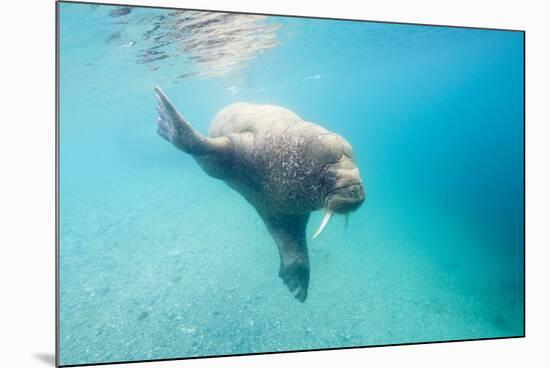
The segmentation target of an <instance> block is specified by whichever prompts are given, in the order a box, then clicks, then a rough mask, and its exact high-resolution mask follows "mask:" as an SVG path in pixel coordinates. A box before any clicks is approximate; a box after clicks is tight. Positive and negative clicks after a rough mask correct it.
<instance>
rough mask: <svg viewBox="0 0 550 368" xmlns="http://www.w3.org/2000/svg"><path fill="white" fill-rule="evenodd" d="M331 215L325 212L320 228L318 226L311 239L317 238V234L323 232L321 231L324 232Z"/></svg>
mask: <svg viewBox="0 0 550 368" xmlns="http://www.w3.org/2000/svg"><path fill="white" fill-rule="evenodd" d="M332 213H333V212H332V211H330V210H327V212H326V213H325V217H323V221H322V222H321V226H319V229H318V230H317V232H316V233H315V235H313V239H315V238H316V237H318V236H319V234H321V233H322V232H323V230H325V227H327V225H328V223H329V221H330V218H331V217H332Z"/></svg>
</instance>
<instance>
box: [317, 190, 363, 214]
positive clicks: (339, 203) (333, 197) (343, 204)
mask: <svg viewBox="0 0 550 368" xmlns="http://www.w3.org/2000/svg"><path fill="white" fill-rule="evenodd" d="M364 201H365V190H364V189H363V184H362V183H361V182H358V183H352V184H349V185H346V186H344V187H339V188H336V189H334V190H333V191H331V192H330V193H329V194H328V195H327V198H326V199H325V208H326V209H327V210H328V211H331V212H335V213H340V214H346V213H350V212H353V211H355V210H357V209H358V208H359V206H361V204H363V202H364Z"/></svg>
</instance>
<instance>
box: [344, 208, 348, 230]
mask: <svg viewBox="0 0 550 368" xmlns="http://www.w3.org/2000/svg"><path fill="white" fill-rule="evenodd" d="M344 216H345V218H344V220H345V222H344V229H346V230H347V228H348V224H349V212H348V213H346V214H345V215H344Z"/></svg>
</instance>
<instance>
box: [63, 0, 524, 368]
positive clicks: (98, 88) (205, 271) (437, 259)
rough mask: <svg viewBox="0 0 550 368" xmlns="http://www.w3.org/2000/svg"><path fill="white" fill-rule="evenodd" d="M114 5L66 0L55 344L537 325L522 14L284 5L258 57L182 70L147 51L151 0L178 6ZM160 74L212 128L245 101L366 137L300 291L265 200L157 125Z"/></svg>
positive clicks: (178, 100) (68, 358) (149, 347)
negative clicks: (347, 192)
mask: <svg viewBox="0 0 550 368" xmlns="http://www.w3.org/2000/svg"><path fill="white" fill-rule="evenodd" d="M113 9H114V8H113V7H110V6H90V5H82V4H67V3H62V4H60V19H59V21H60V45H59V47H60V75H59V77H60V79H59V81H60V167H61V171H60V190H61V192H60V211H61V212H60V282H61V284H60V285H61V289H60V312H61V323H60V354H61V355H60V360H61V363H62V364H78V363H96V362H106V361H126V360H142V359H160V358H177V357H191V356H205V355H225V354H242V353H253V352H266V351H285V350H297V349H318V348H328V347H345V346H362V345H373V344H374V345H378V344H395V343H407V342H421V341H438V340H453V339H471V338H487V337H502V336H518V335H523V333H524V331H523V313H524V310H523V234H524V227H523V213H524V211H523V209H524V202H523V191H524V186H523V165H524V163H523V34H522V33H519V32H508V31H488V30H473V29H456V28H445V27H426V26H414V25H396V24H380V23H365V22H343V21H329V20H314V19H300V18H279V17H275V18H268V19H267V20H266V22H267V23H268V24H269V23H273V24H274V23H277V24H279V26H280V27H279V29H278V30H277V38H278V40H279V44H278V45H277V46H275V47H273V48H270V49H268V50H265V52H264V53H262V54H261V55H260V56H258V57H256V58H254V59H252V60H250V61H249V62H248V63H246V65H245V67H244V68H243V69H241V70H238V71H234V72H232V73H228V74H226V75H223V76H221V77H210V78H186V79H176V78H175V76H176V75H180V74H182V73H183V72H185V70H184V69H185V68H183V67H182V65H183V63H180V62H179V59H178V58H177V57H176V58H172V61H173V64H166V65H163V67H162V68H159V69H157V70H154V69H153V68H151V67H150V66H149V65H148V64H139V63H136V59H135V55H136V49H137V48H138V47H139V46H140V39H139V37H137V36H136V35H138V34H140V32H142V31H143V30H144V29H148V28H147V27H146V25H143V24H141V23H140V22H135V23H133V22H134V20H135V19H139V18H137V17H136V14H137V15H140V14H141V15H142V16H146V15H147V14H159V13H163V12H164V13H166V12H168V10H153V9H137V8H135V9H134V11H133V12H132V14H131V15H132V17H133V18H128V19H129V20H127V21H126V23H123V22H121V20H122V19H123V17H111V16H109V12H110V11H111V10H113ZM121 27H124V29H125V31H124V32H123V34H122V36H121V37H120V38H119V39H116V40H115V41H114V42H106V40H108V39H109V36H110V35H111V34H112V33H113V32H114V31H116V30H117V29H121ZM142 28H143V29H142ZM149 28H150V25H149ZM131 41H134V42H135V43H134V44H131V43H129V42H131ZM184 57H185V56H184V55H183V54H182V56H181V58H182V59H183V58H184ZM154 85H160V86H161V87H163V88H164V90H165V92H166V93H167V94H168V95H169V96H170V97H171V98H172V100H173V101H174V102H175V104H176V105H177V106H178V108H179V109H180V110H181V111H182V112H183V113H184V114H185V116H186V117H187V118H188V119H189V120H190V121H191V122H192V123H193V125H194V126H195V127H196V128H197V129H198V130H200V131H202V132H206V131H207V129H208V126H209V123H210V121H211V119H212V117H213V116H214V114H215V113H216V112H217V111H219V110H220V109H221V108H222V107H224V106H225V105H227V104H229V103H232V102H236V101H249V102H257V103H270V104H278V105H281V106H284V107H287V108H289V109H291V110H293V111H294V112H296V113H297V114H299V115H300V116H302V117H303V118H304V119H306V120H308V121H313V122H316V123H318V124H321V125H323V126H324V127H326V128H328V129H329V130H332V131H334V132H336V133H338V134H341V135H342V136H344V137H346V139H348V140H349V141H350V143H351V144H352V145H353V147H354V150H355V154H356V160H357V163H358V166H359V168H360V170H361V172H362V176H363V180H364V181H365V185H366V191H367V201H366V203H365V204H364V205H363V206H362V207H361V208H360V210H359V211H358V212H357V213H355V214H353V215H352V217H351V218H350V225H349V227H348V229H347V230H346V229H344V226H343V221H340V222H339V221H333V223H332V224H330V226H329V227H328V228H327V230H326V231H325V233H324V234H323V235H322V236H321V237H319V238H318V239H316V240H315V241H311V240H310V241H309V248H310V257H311V284H310V292H309V296H308V300H307V301H306V303H304V304H302V303H299V302H297V301H296V300H295V299H294V298H293V297H292V295H291V294H290V293H289V292H288V290H287V288H286V287H285V285H284V284H283V283H282V281H281V280H280V279H279V278H278V277H277V271H278V267H279V264H278V263H279V258H278V254H277V251H276V248H275V245H274V243H273V240H272V239H271V238H270V236H269V235H268V233H267V231H266V229H265V227H264V225H263V223H262V222H261V220H260V218H259V216H258V215H257V214H256V213H255V211H254V210H253V209H252V208H251V207H250V206H249V205H248V204H247V203H246V201H245V200H244V199H243V198H241V197H240V196H239V195H238V194H237V193H236V192H233V191H232V190H231V189H229V188H228V187H227V186H226V185H225V184H224V183H222V182H220V181H217V180H214V179H212V178H209V177H208V176H207V175H206V174H205V173H204V172H202V171H201V169H200V168H199V167H198V165H197V164H196V163H195V162H194V160H193V159H192V158H190V157H189V156H187V155H186V154H184V153H182V152H180V151H178V150H176V149H175V148H174V147H173V146H171V145H170V144H168V143H167V142H165V141H164V140H162V139H161V138H160V137H159V136H158V135H157V134H156V132H155V119H156V112H155V100H154V98H153V93H152V86H154ZM320 216H321V214H320V213H315V214H313V216H312V219H311V221H310V226H309V227H308V234H309V236H311V234H312V233H313V232H314V230H315V227H316V226H318V224H319V222H320ZM335 220H338V219H335Z"/></svg>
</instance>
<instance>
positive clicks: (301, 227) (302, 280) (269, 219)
mask: <svg viewBox="0 0 550 368" xmlns="http://www.w3.org/2000/svg"><path fill="white" fill-rule="evenodd" d="M262 218H263V220H264V222H265V224H266V225H267V229H268V230H269V233H270V234H271V236H272V237H273V239H275V243H277V248H278V249H279V256H280V257H281V265H280V268H279V277H280V278H281V279H283V282H284V283H285V284H286V286H288V289H289V290H290V292H291V293H293V294H294V296H295V297H296V299H298V300H299V301H301V302H304V301H305V300H306V298H307V290H308V286H309V255H308V251H307V243H306V225H307V222H308V220H309V214H304V215H289V214H280V213H278V214H268V215H263V216H262Z"/></svg>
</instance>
